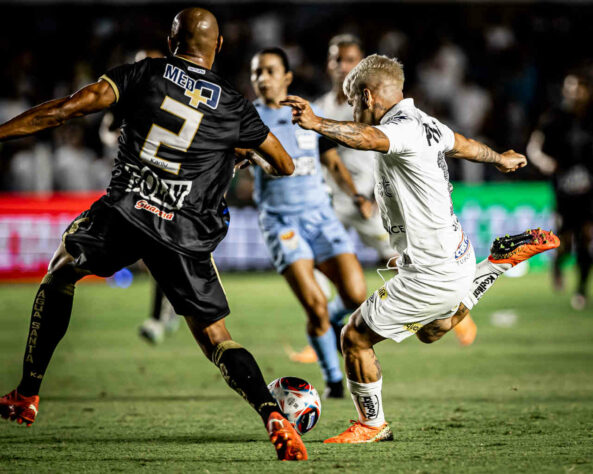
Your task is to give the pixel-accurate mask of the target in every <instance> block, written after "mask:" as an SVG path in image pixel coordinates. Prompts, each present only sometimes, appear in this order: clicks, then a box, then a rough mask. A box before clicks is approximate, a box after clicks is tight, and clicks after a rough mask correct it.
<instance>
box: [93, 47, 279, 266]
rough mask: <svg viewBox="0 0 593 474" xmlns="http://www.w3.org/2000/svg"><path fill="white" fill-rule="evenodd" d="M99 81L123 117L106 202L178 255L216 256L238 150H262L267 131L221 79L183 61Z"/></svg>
mask: <svg viewBox="0 0 593 474" xmlns="http://www.w3.org/2000/svg"><path fill="white" fill-rule="evenodd" d="M101 79H103V80H105V81H107V82H109V84H110V85H111V86H112V88H113V90H114V92H115V95H116V104H115V106H114V109H115V110H114V111H115V112H116V113H117V115H118V116H120V117H121V118H122V130H121V136H120V139H119V150H118V155H117V158H116V160H115V165H114V168H113V172H112V177H111V182H110V184H109V188H108V189H107V195H106V196H105V197H104V198H103V201H104V203H105V204H107V205H108V206H112V207H114V208H116V209H117V210H118V211H119V212H120V213H121V214H122V215H123V216H124V217H125V218H126V219H127V220H128V221H129V222H130V223H132V224H133V225H135V226H136V227H138V228H139V229H141V230H142V231H143V232H145V233H146V234H148V235H150V236H151V237H153V238H155V239H156V240H158V241H160V242H162V243H164V244H166V245H167V246H169V247H171V248H173V249H175V250H176V251H178V252H180V253H183V254H186V255H190V256H191V255H195V254H198V253H203V252H211V251H212V250H214V248H215V247H216V245H217V244H218V243H219V242H220V241H221V240H222V239H223V237H224V236H225V235H226V232H227V228H228V224H229V215H228V208H227V206H226V202H225V200H224V194H225V193H226V191H227V189H228V186H229V183H230V181H231V179H232V176H233V167H234V155H233V148H235V147H239V148H254V147H257V146H259V145H260V144H261V143H262V142H263V141H264V140H265V138H266V137H267V135H268V132H269V129H268V127H266V126H265V125H264V123H263V122H262V121H261V119H260V118H259V115H258V114H257V111H256V110H255V107H254V106H253V105H252V104H251V103H250V102H249V101H248V100H247V99H245V98H244V97H243V96H242V95H241V94H239V93H238V92H237V91H235V90H234V88H233V87H232V86H230V85H229V84H228V83H227V82H226V81H225V80H223V79H222V78H221V77H220V76H218V75H217V74H215V73H213V72H212V71H209V70H207V69H204V68H203V67H201V66H198V65H196V64H193V63H192V62H190V61H187V60H185V59H182V58H179V57H169V58H158V59H154V58H147V59H144V60H143V61H139V62H137V63H135V64H127V65H123V66H119V67H116V68H114V69H112V70H110V71H108V72H107V73H106V74H105V75H104V76H102V77H101Z"/></svg>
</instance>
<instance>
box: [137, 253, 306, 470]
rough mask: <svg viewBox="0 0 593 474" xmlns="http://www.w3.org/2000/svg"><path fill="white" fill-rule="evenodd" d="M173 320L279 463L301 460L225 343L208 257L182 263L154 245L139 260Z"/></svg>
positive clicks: (251, 370) (287, 430) (239, 353)
mask: <svg viewBox="0 0 593 474" xmlns="http://www.w3.org/2000/svg"><path fill="white" fill-rule="evenodd" d="M142 257H143V259H144V262H145V263H146V266H147V267H148V268H149V269H150V272H151V273H152V275H153V276H154V278H155V280H156V281H157V283H158V284H159V285H160V287H161V288H162V289H163V292H164V293H165V295H166V297H167V298H168V299H169V301H170V302H171V304H172V305H173V307H174V308H175V312H176V313H177V314H184V315H186V316H185V320H186V321H187V324H188V326H189V328H190V330H191V332H192V334H193V336H194V338H195V339H196V341H197V343H198V345H199V346H200V348H201V349H202V351H203V352H204V354H205V355H206V357H207V358H208V359H210V360H211V361H212V362H213V363H214V364H215V365H216V366H217V367H218V368H219V369H220V372H221V373H222V375H223V377H224V379H225V381H226V383H227V384H228V385H229V386H230V387H231V388H232V389H233V390H235V391H236V392H237V393H239V395H241V396H242V397H243V398H244V399H245V400H246V401H247V402H248V403H249V404H250V405H251V406H252V407H253V408H254V409H255V410H256V411H257V413H258V414H259V415H260V416H261V418H262V420H263V422H264V424H265V425H266V428H267V430H268V433H269V435H270V440H271V441H272V443H273V444H274V446H275V447H276V450H277V454H278V458H279V459H282V460H297V461H298V460H303V459H307V451H306V449H305V446H304V444H303V443H302V441H301V439H300V436H299V435H298V434H297V432H296V431H294V429H293V428H292V426H290V424H289V423H288V421H287V420H286V419H285V418H284V417H283V416H282V415H281V411H280V409H279V407H278V405H277V403H276V401H275V400H274V398H273V397H272V396H271V394H270V392H269V391H268V388H267V385H266V383H265V381H264V378H263V376H262V373H261V371H260V369H259V366H258V365H257V362H256V361H255V359H254V358H253V356H252V355H251V353H249V352H248V351H247V350H246V349H245V348H243V347H242V346H241V345H240V344H238V343H237V342H235V341H233V340H232V339H231V335H230V334H229V332H228V330H227V329H226V326H225V323H224V318H225V317H226V316H227V315H228V314H229V313H230V309H229V306H228V301H227V298H226V294H225V291H224V288H223V287H222V283H221V281H220V276H219V274H218V270H217V268H216V265H215V264H214V260H213V258H212V256H211V255H209V254H203V255H196V256H195V257H188V256H185V255H181V254H178V253H176V252H174V251H172V250H170V249H168V248H166V247H162V246H160V245H158V244H152V245H150V246H147V249H146V251H145V254H144V255H142Z"/></svg>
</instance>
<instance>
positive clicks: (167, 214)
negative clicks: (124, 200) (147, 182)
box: [134, 199, 175, 221]
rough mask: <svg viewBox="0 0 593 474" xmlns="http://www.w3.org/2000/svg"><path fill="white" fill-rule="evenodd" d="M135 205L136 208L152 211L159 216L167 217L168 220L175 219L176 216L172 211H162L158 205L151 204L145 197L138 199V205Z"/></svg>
mask: <svg viewBox="0 0 593 474" xmlns="http://www.w3.org/2000/svg"><path fill="white" fill-rule="evenodd" d="M134 207H135V208H136V209H144V210H145V211H148V212H151V213H152V214H154V215H155V216H158V217H160V218H161V219H165V220H166V221H171V220H173V217H175V214H173V213H172V212H165V211H162V210H160V209H159V208H158V207H156V206H153V205H152V204H149V203H148V202H146V201H145V200H144V199H141V200H140V201H136V205H135V206H134Z"/></svg>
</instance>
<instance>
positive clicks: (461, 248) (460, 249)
mask: <svg viewBox="0 0 593 474" xmlns="http://www.w3.org/2000/svg"><path fill="white" fill-rule="evenodd" d="M469 247H470V243H469V238H468V237H467V235H465V233H463V232H462V234H461V242H459V245H458V246H457V250H455V260H459V259H460V258H462V257H463V256H464V255H465V254H466V253H467V251H468V250H469Z"/></svg>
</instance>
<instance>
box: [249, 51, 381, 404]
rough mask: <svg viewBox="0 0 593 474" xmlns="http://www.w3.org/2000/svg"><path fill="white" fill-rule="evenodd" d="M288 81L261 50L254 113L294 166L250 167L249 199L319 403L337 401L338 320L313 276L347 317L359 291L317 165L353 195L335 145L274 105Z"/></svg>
mask: <svg viewBox="0 0 593 474" xmlns="http://www.w3.org/2000/svg"><path fill="white" fill-rule="evenodd" d="M291 82H292V72H291V70H290V66H289V64H288V58H287V56H286V53H285V52H284V51H283V50H282V49H280V48H269V49H265V50H263V51H261V52H260V53H258V54H257V55H255V56H254V58H253V60H252V62H251V83H252V85H253V88H254V90H255V93H256V95H257V97H258V99H257V100H256V102H255V107H256V109H257V111H258V112H259V114H260V116H261V117H262V120H263V121H264V123H265V124H266V125H268V126H269V127H270V129H271V130H272V131H273V133H274V134H275V135H276V136H277V137H278V139H279V140H280V142H281V143H282V144H283V146H284V147H285V148H286V150H287V151H288V153H290V155H291V156H292V158H293V160H294V163H295V172H294V173H293V175H292V176H288V177H283V178H277V177H274V176H270V175H268V174H267V173H266V172H265V170H266V168H267V164H266V163H262V165H263V166H262V167H256V168H255V190H254V200H255V202H256V203H257V207H258V210H259V212H260V214H259V223H260V228H261V231H262V234H263V236H264V240H265V242H266V245H267V247H268V251H269V252H270V255H271V257H272V261H273V263H274V266H275V267H276V270H277V271H278V273H281V274H282V275H283V276H284V278H285V279H286V281H287V282H288V284H289V285H290V287H291V288H292V291H293V292H294V294H295V295H296V296H297V298H298V299H299V301H300V302H301V304H302V305H303V308H304V309H305V311H306V313H307V317H308V322H307V334H308V337H309V342H310V344H311V346H312V347H313V348H314V350H315V352H316V354H317V357H318V359H319V365H320V366H321V370H322V373H323V377H324V379H325V382H326V384H327V386H326V390H325V392H324V396H325V397H326V398H342V397H343V396H344V394H343V384H342V379H343V375H342V371H341V369H340V360H339V357H338V353H337V345H338V344H339V339H336V333H337V337H338V338H339V334H340V331H341V329H342V324H341V323H342V320H343V313H342V312H340V313H339V314H337V315H334V314H331V313H330V312H329V311H328V305H327V299H326V297H325V295H324V293H323V291H322V289H321V288H320V287H319V285H318V283H317V281H316V280H315V276H314V274H313V270H314V268H315V267H317V268H318V269H319V270H320V271H321V272H323V273H324V274H325V275H326V276H327V277H328V278H329V279H330V280H331V281H332V282H333V283H334V285H335V286H336V288H337V289H338V293H339V294H340V295H341V298H342V301H344V306H345V307H346V308H349V311H353V310H354V309H356V308H357V307H358V306H359V305H360V304H361V303H362V302H363V301H364V299H365V298H366V284H365V281H364V275H363V273H362V268H361V266H360V263H359V262H358V259H357V258H356V255H354V249H353V246H352V242H351V241H350V238H349V236H348V234H347V232H346V230H345V229H344V226H343V225H342V224H341V223H340V221H339V220H338V219H337V217H336V215H335V213H334V212H333V210H332V208H331V204H330V200H329V196H328V194H327V191H326V189H325V186H324V184H323V177H322V174H321V164H323V165H324V166H325V167H326V168H327V170H328V172H329V174H330V175H331V176H332V177H333V179H334V180H335V181H336V182H337V183H338V184H339V186H340V189H341V190H342V191H343V192H344V193H345V194H346V195H348V196H349V198H350V200H353V199H356V196H357V195H358V191H357V189H356V187H355V186H354V184H353V183H352V179H351V177H350V174H349V173H348V170H347V169H346V168H345V167H344V165H343V164H342V162H341V160H340V157H339V155H338V154H337V152H336V147H335V144H333V143H332V142H329V141H328V140H325V139H323V140H320V137H319V135H318V134H317V133H315V132H311V131H307V130H302V129H301V128H299V127H298V126H296V125H293V124H292V121H291V112H290V109H288V108H286V107H282V106H281V105H280V101H282V100H284V99H286V96H287V91H288V87H289V86H290V83H291ZM357 203H358V204H357V207H356V212H358V213H359V214H361V215H369V214H370V212H371V203H370V202H369V201H368V200H367V199H365V198H361V199H358V200H357ZM331 323H334V326H335V330H333V329H332V324H331Z"/></svg>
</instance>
